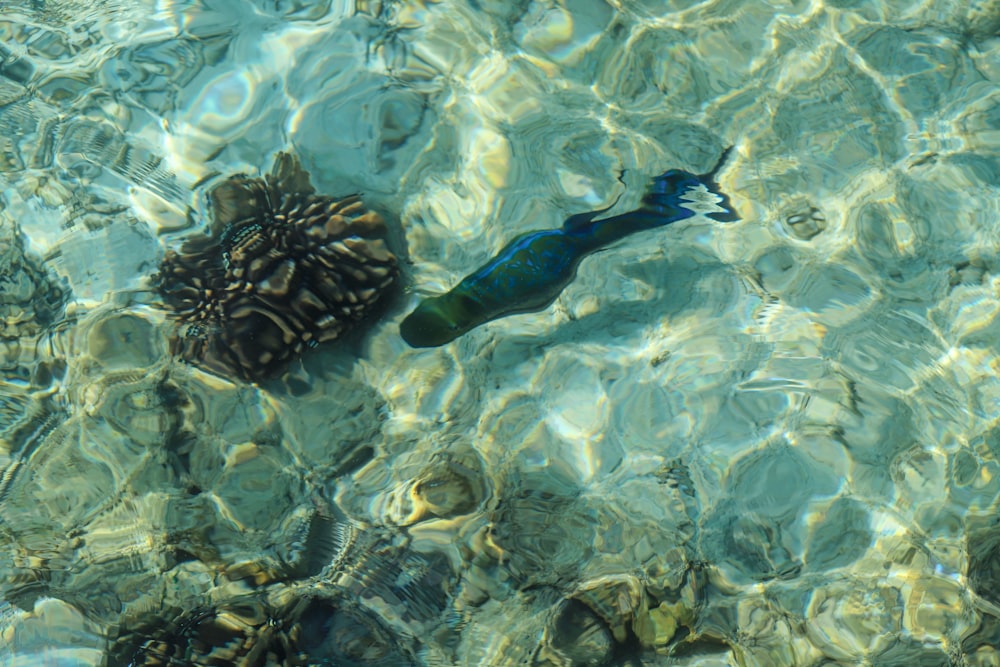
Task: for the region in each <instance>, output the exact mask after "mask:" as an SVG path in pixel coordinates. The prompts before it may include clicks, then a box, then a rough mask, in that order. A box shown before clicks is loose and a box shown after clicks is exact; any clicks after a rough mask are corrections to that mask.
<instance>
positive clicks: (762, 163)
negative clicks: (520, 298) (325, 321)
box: [0, 2, 1000, 666]
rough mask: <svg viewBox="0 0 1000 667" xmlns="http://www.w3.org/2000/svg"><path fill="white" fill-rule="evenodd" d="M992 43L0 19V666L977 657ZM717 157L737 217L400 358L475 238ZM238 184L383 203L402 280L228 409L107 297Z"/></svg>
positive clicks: (86, 7) (601, 268)
mask: <svg viewBox="0 0 1000 667" xmlns="http://www.w3.org/2000/svg"><path fill="white" fill-rule="evenodd" d="M998 29H1000V7H998V6H997V5H996V3H990V2H982V3H973V4H971V5H970V4H969V3H958V2H883V3H864V2H826V3H820V2H812V3H805V2H784V3H778V2H729V3H727V2H703V3H696V2H695V3H686V2H685V3H681V2H675V3H670V2H667V3H663V2H622V3H617V4H614V5H612V4H606V3H598V2H576V3H572V2H566V3H541V2H539V3H513V4H511V3H490V2H479V3H472V2H466V3H458V2H440V3H430V2H428V3H416V2H410V3H406V2H402V3H385V4H380V3H357V6H355V5H354V3H350V4H348V3H336V2H335V3H298V4H296V3H273V2H267V3H265V2H203V3H197V4H191V3H167V2H164V3H148V4H147V3H131V2H130V3H117V2H105V3H100V4H98V5H95V4H93V3H71V2H62V3H56V4H48V3H21V2H18V3H0V44H2V47H3V49H4V51H3V52H2V53H3V56H4V57H3V60H2V64H0V141H2V142H3V144H2V148H3V151H2V160H0V170H2V171H0V179H2V182H3V186H4V187H3V198H2V200H0V201H2V207H3V210H2V211H0V224H2V227H0V231H2V236H0V260H2V262H3V266H4V270H3V277H4V279H3V282H2V283H0V285H2V291H0V312H2V313H3V326H4V330H3V341H2V343H3V348H2V357H0V358H2V360H3V364H4V371H5V372H4V384H3V387H2V392H0V398H2V410H0V428H2V436H0V465H2V470H3V473H2V475H0V550H2V553H3V555H2V556H0V573H2V576H0V594H2V599H3V603H2V607H0V635H2V637H3V642H2V647H0V662H4V663H8V664H15V665H35V664H60V665H62V664H79V665H92V664H101V663H102V661H109V664H127V663H128V661H129V660H130V659H131V658H132V656H135V655H137V654H136V651H138V650H139V649H140V648H145V649H146V652H145V655H146V656H149V655H150V654H161V655H163V654H170V653H171V651H173V652H174V653H173V655H174V656H179V657H176V659H177V660H178V662H177V663H176V664H184V660H190V659H191V658H190V657H188V658H184V657H183V656H184V655H185V654H184V651H185V650H187V651H188V652H189V654H194V653H198V652H200V653H201V654H202V655H204V654H206V653H208V652H209V649H208V648H205V646H206V645H208V646H210V647H211V646H213V645H214V646H215V648H214V651H215V653H214V656H215V657H217V658H219V659H227V660H235V659H236V656H244V657H243V658H242V659H244V660H245V662H246V664H266V662H267V661H268V660H272V661H276V662H277V661H280V660H285V661H286V662H288V664H308V660H309V659H311V660H312V661H313V662H314V663H319V664H376V665H396V664H429V665H452V664H457V665H505V664H540V665H547V664H552V665H600V664H609V665H615V664H620V665H625V664H648V665H699V666H702V665H704V666H707V665H713V666H714V665H833V664H837V665H857V664H870V665H901V664H906V665H910V664H927V665H943V664H967V665H991V664H996V663H997V662H998V661H1000V654H998V653H997V651H996V649H995V648H994V646H996V645H997V644H998V643H1000V637H998V636H997V635H998V633H1000V629H998V628H1000V626H998V623H997V619H998V618H1000V607H998V605H1000V597H998V595H997V593H996V589H997V581H998V578H1000V566H998V564H997V558H998V556H997V554H998V553H1000V552H998V549H997V542H998V540H1000V533H998V529H997V527H996V523H995V517H996V514H997V507H996V503H997V494H998V492H1000V487H998V482H997V475H998V472H1000V470H998V457H1000V445H998V442H1000V440H998V438H997V420H998V417H1000V383H998V380H997V367H998V362H997V354H998V349H997V341H998V340H1000V338H998V335H1000V334H998V332H997V324H996V318H997V313H998V312H1000V308H998V300H997V291H996V290H997V288H996V274H997V266H998V265H1000V261H998V259H997V243H996V242H995V240H994V239H995V238H997V232H998V230H997V218H998V216H997V205H996V196H997V185H998V182H1000V179H998V164H997V143H998V137H1000V135H998V133H997V132H998V127H1000V125H998V123H1000V120H998V115H997V103H998V93H997V86H996V81H997V78H998V77H1000V53H998V48H1000V41H998V40H997V37H996V35H997V33H998ZM731 144H732V145H735V146H736V148H735V151H734V154H733V157H731V158H730V161H729V163H728V164H727V165H726V166H725V167H724V169H723V170H722V172H721V173H720V176H719V181H720V184H721V186H722V188H723V189H724V191H726V192H727V193H728V194H729V195H730V196H731V197H732V199H733V202H734V204H735V205H736V206H737V208H738V210H739V212H740V215H741V217H742V220H741V221H740V222H737V223H733V224H730V225H721V224H719V223H716V222H714V221H711V220H708V219H705V218H696V219H692V220H690V221H685V222H682V223H680V224H678V225H675V226H672V227H670V228H667V229H663V230H657V231H652V232H647V233H644V234H641V235H637V236H634V237H631V238H629V239H627V240H626V241H624V242H622V243H620V244H618V245H616V246H615V247H613V248H611V249H609V250H607V251H604V252H601V253H597V254H596V255H594V256H592V257H590V258H588V259H587V260H585V261H584V263H583V264H582V266H581V269H580V275H579V276H578V278H577V280H576V281H575V282H574V283H573V284H572V285H570V287H569V288H567V290H566V291H565V292H564V293H563V295H562V296H561V298H560V299H559V300H558V301H557V302H556V303H555V304H554V305H553V306H552V307H551V308H549V309H547V310H545V311H543V312H541V313H535V314H529V315H521V316H516V317H511V318H507V319H504V320H500V321H498V322H495V323H492V324H489V325H487V326H485V327H482V328H480V329H477V330H475V331H473V332H471V333H470V334H468V335H466V336H465V337H463V338H461V339H459V340H458V341H456V342H455V343H453V344H451V345H448V346H445V347H443V348H438V349H431V350H412V349H409V348H408V347H407V346H406V345H405V344H404V343H403V342H402V341H401V340H400V338H399V336H398V324H399V321H400V319H401V318H402V317H403V315H404V314H405V313H406V312H408V310H409V309H410V308H411V307H412V305H413V304H414V303H415V302H416V300H417V299H418V298H420V297H421V296H423V295H426V294H430V293H436V292H439V291H442V290H444V289H446V288H448V287H450V286H451V285H453V284H454V283H455V282H456V281H457V280H458V279H460V278H461V277H462V276H464V275H466V274H467V273H468V272H469V271H471V270H472V269H474V268H475V267H477V266H479V265H480V264H481V263H482V262H483V261H485V260H486V259H488V258H489V257H491V256H492V255H493V254H494V253H495V252H496V251H497V250H498V249H499V248H500V247H502V246H503V244H504V243H506V241H507V240H509V239H510V238H512V237H513V236H515V235H516V234H518V233H521V232H525V231H529V230H534V229H541V228H551V227H555V226H557V225H559V224H560V223H561V222H562V220H563V219H565V218H566V217H567V216H568V215H570V214H572V213H577V212H580V211H584V210H591V209H594V208H599V207H602V206H607V205H608V204H610V203H611V202H612V201H613V200H614V198H615V197H616V196H618V194H620V193H622V192H623V191H624V195H623V196H622V200H621V203H620V207H621V208H620V209H616V210H628V207H631V206H633V205H634V204H635V202H636V201H637V199H638V198H639V196H640V195H641V192H642V188H643V186H644V184H645V183H646V182H647V181H648V178H649V177H651V176H652V175H654V174H657V173H659V172H661V171H663V170H664V169H666V168H669V167H679V168H685V169H690V170H694V171H704V170H705V169H707V168H709V167H710V166H711V165H712V164H713V163H714V162H715V159H716V158H717V157H718V155H719V154H720V152H721V150H722V149H723V148H724V147H725V146H728V145H731ZM278 150H293V151H294V152H295V153H296V154H298V155H300V156H301V158H302V160H303V162H304V163H305V165H306V166H307V168H308V169H309V170H310V172H311V174H312V179H313V182H314V184H315V185H316V187H317V189H318V190H319V191H321V192H324V193H329V194H332V195H344V194H347V193H350V192H361V193H362V194H363V195H364V196H365V200H366V202H368V203H369V204H370V205H372V206H375V207H376V208H378V209H379V210H382V211H383V212H385V213H386V214H387V217H389V218H390V224H391V225H393V226H394V227H395V229H396V230H397V233H398V234H399V236H400V239H401V240H405V255H406V257H407V258H408V263H407V264H406V265H405V267H404V275H405V282H406V291H405V293H404V294H403V295H402V296H401V297H400V298H399V299H398V301H397V302H395V304H394V305H393V306H392V307H390V309H389V310H388V312H387V313H386V314H385V316H384V317H383V318H382V319H381V320H379V321H378V322H377V323H376V324H375V325H374V326H373V327H372V329H371V331H370V332H369V333H368V335H367V336H366V337H365V338H364V340H363V341H362V342H358V341H350V342H345V343H344V344H343V345H338V344H336V343H334V344H331V345H328V346H324V347H322V348H320V349H319V350H317V351H315V352H313V353H311V354H309V355H307V356H306V357H305V359H304V361H303V362H302V363H300V364H297V365H295V366H293V367H292V369H291V371H290V372H289V374H288V375H287V376H286V377H284V378H281V379H278V380H276V381H273V382H269V383H265V384H262V385H260V386H252V385H248V384H245V383H240V382H230V381H227V380H225V379H221V378H216V377H214V376H212V375H209V374H206V373H203V372H200V371H199V370H197V369H196V368H193V367H190V366H188V365H185V364H183V363H180V362H178V361H175V360H173V359H172V358H171V357H170V355H169V354H168V347H169V342H168V341H169V337H170V335H171V333H172V331H173V324H172V322H171V321H170V320H168V319H167V318H165V316H164V314H163V311H162V310H161V309H160V308H159V307H158V301H157V298H156V295H155V294H153V293H152V292H151V291H150V290H149V289H148V285H147V283H146V282H145V279H146V277H147V276H149V275H150V274H151V273H152V272H154V271H155V270H156V267H157V265H158V263H159V261H160V259H161V257H162V256H163V252H164V250H165V248H177V247H179V245H180V243H181V242H182V240H183V239H184V238H186V237H187V236H189V235H190V234H192V233H195V232H197V231H198V230H200V229H203V228H204V225H205V215H206V205H205V202H204V195H205V192H206V189H207V188H208V187H209V186H210V185H211V184H213V183H216V182H218V180H219V179H220V178H223V177H226V176H229V175H231V174H233V173H239V172H247V173H255V174H259V173H261V172H264V171H266V170H267V169H269V168H270V165H271V162H272V160H273V155H274V153H275V152H277V151H278ZM622 170H624V172H625V173H624V176H623V180H624V181H625V183H626V184H627V189H626V187H624V186H623V185H622V184H621V183H620V182H619V180H618V176H619V174H620V173H621V172H622ZM400 250H401V249H400ZM268 619H272V620H271V621H270V622H269V621H268ZM295 637H298V638H299V639H294V638H295ZM197 638H200V639H197ZM283 638H284V639H283ZM303 638H304V639H303ZM255 651H256V652H255ZM300 654H301V655H300ZM304 654H308V655H309V658H308V659H307V658H305V657H302V656H304ZM139 655H142V654H139ZM107 656H111V657H107ZM295 656H299V657H295ZM300 658H301V659H300ZM296 660H299V662H296ZM348 660H354V663H348Z"/></svg>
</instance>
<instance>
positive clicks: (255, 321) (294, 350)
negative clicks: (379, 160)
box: [153, 153, 397, 381]
mask: <svg viewBox="0 0 1000 667" xmlns="http://www.w3.org/2000/svg"><path fill="white" fill-rule="evenodd" d="M209 199H210V201H211V205H212V212H213V221H212V227H211V232H210V234H209V235H207V236H199V237H195V238H191V239H189V240H187V241H186V242H185V243H184V244H183V245H182V246H181V248H180V250H179V251H169V252H167V254H166V256H165V257H164V260H163V263H162V265H161V266H160V270H159V272H158V273H157V274H156V275H155V276H153V284H154V285H155V287H156V288H157V289H158V290H159V292H160V294H161V296H162V297H163V301H164V303H165V304H166V306H167V307H168V308H169V309H171V310H172V311H173V313H174V316H175V317H176V318H177V320H178V321H179V322H181V323H182V324H183V331H182V333H181V335H180V336H179V337H178V339H177V340H176V345H175V349H176V351H177V352H178V353H179V354H180V355H181V356H182V357H183V358H185V359H187V360H188V361H191V362H193V363H195V364H196V365H198V366H201V367H202V368H204V369H205V370H208V371H210V372H214V373H216V374H219V375H222V376H227V377H228V376H237V377H240V378H243V379H245V380H251V381H259V380H264V379H267V378H270V377H274V376H277V375H280V374H281V373H282V372H284V371H285V369H286V368H287V367H288V364H289V363H290V362H291V361H292V360H294V359H295V358H297V357H298V356H299V355H300V354H301V353H302V352H303V350H305V349H306V348H308V347H314V346H316V345H319V344H320V343H324V342H326V341H330V340H334V339H336V338H339V337H340V336H341V335H343V334H344V333H345V332H347V331H348V330H350V329H351V328H353V327H354V326H356V324H357V323H358V322H359V321H360V320H362V319H364V318H365V317H366V316H368V315H369V314H371V312H372V309H373V307H374V306H375V305H376V303H378V302H379V301H380V299H381V298H382V297H383V295H384V294H385V293H386V292H387V290H388V289H389V288H390V287H391V286H392V284H393V283H394V282H395V280H396V276H397V266H396V258H395V256H394V255H393V254H392V253H391V252H390V251H389V249H388V247H387V246H386V243H385V240H384V236H385V234H386V228H385V224H384V221H383V220H382V218H381V216H379V215H378V214H377V213H375V212H374V211H370V210H367V209H366V208H365V207H364V205H363V204H362V203H361V200H360V199H359V198H358V197H357V196H356V195H351V196H349V197H346V198H344V199H334V198H333V197H328V196H325V195H317V194H315V191H314V189H313V187H312V185H311V184H310V182H309V174H307V173H306V172H305V171H304V170H303V169H302V166H301V164H300V163H299V161H298V159H297V158H295V157H294V156H292V155H289V154H287V153H279V154H278V157H277V159H276V160H275V164H274V168H273V169H272V171H271V173H270V174H268V175H266V176H265V177H264V178H252V177H249V176H246V175H237V176H233V177H231V178H229V179H228V180H226V181H224V182H222V183H221V184H219V185H218V186H216V187H215V188H214V189H213V190H212V191H211V192H210V193H209Z"/></svg>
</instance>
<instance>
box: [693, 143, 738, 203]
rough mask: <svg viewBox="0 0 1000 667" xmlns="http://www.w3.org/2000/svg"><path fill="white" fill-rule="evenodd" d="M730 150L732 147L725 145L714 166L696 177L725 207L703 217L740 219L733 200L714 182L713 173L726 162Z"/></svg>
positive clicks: (716, 172) (717, 171)
mask: <svg viewBox="0 0 1000 667" xmlns="http://www.w3.org/2000/svg"><path fill="white" fill-rule="evenodd" d="M732 152H733V147H732V146H729V147H727V148H726V150H724V151H722V155H720V156H719V159H718V161H717V162H716V163H715V166H714V167H712V170H711V171H709V172H707V173H705V174H701V175H700V176H699V177H698V179H699V180H700V181H701V182H702V183H703V184H704V185H705V187H706V188H708V190H709V192H711V193H712V194H714V195H715V196H716V197H718V198H719V199H721V200H722V201H720V202H719V206H720V207H721V208H723V209H725V210H724V211H714V212H712V213H706V214H705V217H708V218H712V219H713V220H717V221H719V222H734V221H736V220H739V219H740V216H739V214H737V213H736V209H735V208H733V202H731V201H730V200H729V195H727V194H726V193H724V192H723V191H722V188H720V187H719V184H718V183H716V182H715V175H716V174H718V173H719V170H721V169H722V167H723V165H725V164H726V160H727V159H728V158H729V154H730V153H732Z"/></svg>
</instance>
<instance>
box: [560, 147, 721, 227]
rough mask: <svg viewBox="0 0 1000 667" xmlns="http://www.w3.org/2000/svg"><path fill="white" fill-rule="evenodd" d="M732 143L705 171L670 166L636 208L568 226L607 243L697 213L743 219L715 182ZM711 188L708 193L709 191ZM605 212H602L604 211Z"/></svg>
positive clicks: (582, 219) (584, 217) (582, 217)
mask: <svg viewBox="0 0 1000 667" xmlns="http://www.w3.org/2000/svg"><path fill="white" fill-rule="evenodd" d="M731 150H732V147H731V146H730V147H729V148H727V149H726V150H725V151H723V153H722V157H721V158H719V161H718V162H717V163H716V164H715V166H714V167H712V169H711V171H708V172H706V173H704V174H692V173H691V172H689V171H684V170H682V169H670V170H669V171H666V172H664V173H662V174H660V175H659V176H657V177H656V178H654V179H653V183H652V185H651V186H650V188H649V190H648V191H647V192H646V194H645V196H643V198H642V204H641V205H640V206H639V208H637V209H636V210H634V211H629V212H628V213H622V214H621V215H616V216H612V217H610V218H604V219H602V220H596V221H592V220H591V218H592V217H593V216H594V215H595V214H596V213H599V212H594V213H590V214H579V215H578V216H574V218H579V219H578V220H575V221H574V222H575V224H574V225H567V228H570V229H571V231H572V233H574V235H578V236H579V235H586V236H588V237H589V239H588V240H589V242H590V243H591V245H594V246H603V245H606V244H608V243H613V242H614V241H617V240H619V239H622V238H625V237H626V236H629V235H631V234H634V233H636V232H640V231H643V230H646V229H653V228H655V227H663V226H665V225H669V224H671V223H674V222H678V221H679V220H686V219H687V218H692V217H694V216H696V215H699V214H700V215H704V216H705V217H708V218H712V219H713V220H717V221H719V222H732V221H734V220H739V215H737V213H736V210H735V209H734V208H733V205H732V202H730V201H729V197H728V196H727V195H726V194H725V193H724V192H722V189H721V188H720V187H719V184H718V183H716V182H715V174H717V173H718V172H719V170H720V169H721V168H722V165H723V164H724V163H725V161H726V158H727V157H728V156H729V152H730V151H731ZM706 191H707V192H706ZM601 212H602V211H601Z"/></svg>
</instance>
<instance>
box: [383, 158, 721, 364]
mask: <svg viewBox="0 0 1000 667" xmlns="http://www.w3.org/2000/svg"><path fill="white" fill-rule="evenodd" d="M728 153H729V149H727V150H726V151H725V152H724V153H723V155H722V158H721V159H720V160H719V162H718V164H717V165H716V166H715V167H714V168H713V169H712V171H710V172H708V173H707V174H702V175H696V174H692V173H690V172H686V171H682V170H679V169H671V170H669V171H666V172H664V173H663V174H660V175H659V176H657V177H656V178H655V179H654V180H653V184H652V186H651V187H650V189H649V191H648V192H647V193H646V195H645V196H644V197H643V200H642V205H641V206H640V207H639V208H638V209H636V210H634V211H629V212H628V213H622V214H620V215H615V216H612V217H610V218H602V219H599V220H595V219H594V218H596V217H597V216H599V215H601V214H602V213H605V212H607V211H608V210H609V209H610V208H611V206H614V204H612V205H611V206H609V207H607V208H604V209H600V210H597V211H589V212H587V213H578V214H576V215H574V216H571V217H570V218H568V219H567V220H566V221H565V222H564V223H563V225H562V227H560V228H558V229H546V230H542V231H536V232H528V233H526V234H522V235H520V236H518V237H516V238H515V239H514V240H513V241H511V242H510V243H508V244H507V245H506V246H504V248H503V249H502V250H501V251H500V252H499V253H497V255H496V256H495V257H493V259H491V260H490V261H489V262H487V263H486V264H484V265H483V266H481V267H480V268H479V269H477V270H476V271H474V272H473V273H471V274H469V275H468V276H466V277H465V278H464V279H463V280H462V281H461V282H460V283H459V284H458V285H456V286H455V287H454V288H452V289H451V290H450V291H448V292H446V293H445V294H442V295H440V296H433V297H428V298H426V299H424V300H423V301H421V302H420V304H419V305H418V306H417V307H416V308H415V309H414V311H413V312H412V313H410V314H409V315H408V316H407V317H406V318H405V319H404V320H403V322H402V323H401V324H400V328H399V331H400V335H401V336H402V337H403V340H405V341H406V342H407V343H408V344H409V345H411V346H412V347H437V346H439V345H444V344H445V343H448V342H451V341H452V340H454V339H456V338H458V337H459V336H461V335H462V334H464V333H466V332H467V331H469V330H471V329H473V328H475V327H477V326H479V325H481V324H484V323H486V322H489V321H492V320H495V319H498V318H501V317H506V316H508V315H514V314H517V313H528V312H535V311H539V310H543V309H545V308H547V307H548V306H549V305H550V304H551V303H552V302H553V301H555V300H556V298H557V297H558V296H559V294H560V293H561V292H562V291H563V289H564V288H565V287H566V286H567V285H568V284H569V283H570V282H572V281H573V278H574V277H576V269H577V267H578V266H579V264H580V262H581V260H583V258H584V257H586V256H587V255H589V254H590V253H592V252H594V251H595V250H598V249H600V248H603V247H605V246H607V245H608V244H610V243H614V242H615V241H618V240H620V239H622V238H625V237H626V236H629V235H631V234H634V233H636V232H640V231H643V230H646V229H652V228H655V227H662V226H664V225H668V224H671V223H673V222H677V221H679V220H684V219H686V218H690V217H693V216H695V215H697V211H695V210H692V209H691V208H689V207H688V206H689V205H690V204H692V203H693V200H691V199H687V198H686V197H690V196H691V195H692V194H693V193H695V192H697V191H699V190H700V189H701V188H705V189H707V190H708V191H709V192H711V193H713V194H714V195H715V196H716V197H718V198H719V199H720V200H721V201H720V203H719V207H720V208H721V209H722V210H721V211H716V212H711V213H706V215H707V216H708V217H711V218H714V219H716V220H719V221H723V222H728V221H732V220H736V219H738V216H737V215H736V213H735V211H734V210H733V208H732V205H731V204H730V202H729V198H728V197H727V196H726V195H724V194H722V193H721V192H720V191H719V189H718V186H717V185H716V184H715V182H714V181H713V180H712V179H713V176H714V175H715V173H716V172H717V171H718V170H719V168H720V167H721V166H722V164H723V163H724V162H725V159H726V156H727V155H728Z"/></svg>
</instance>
